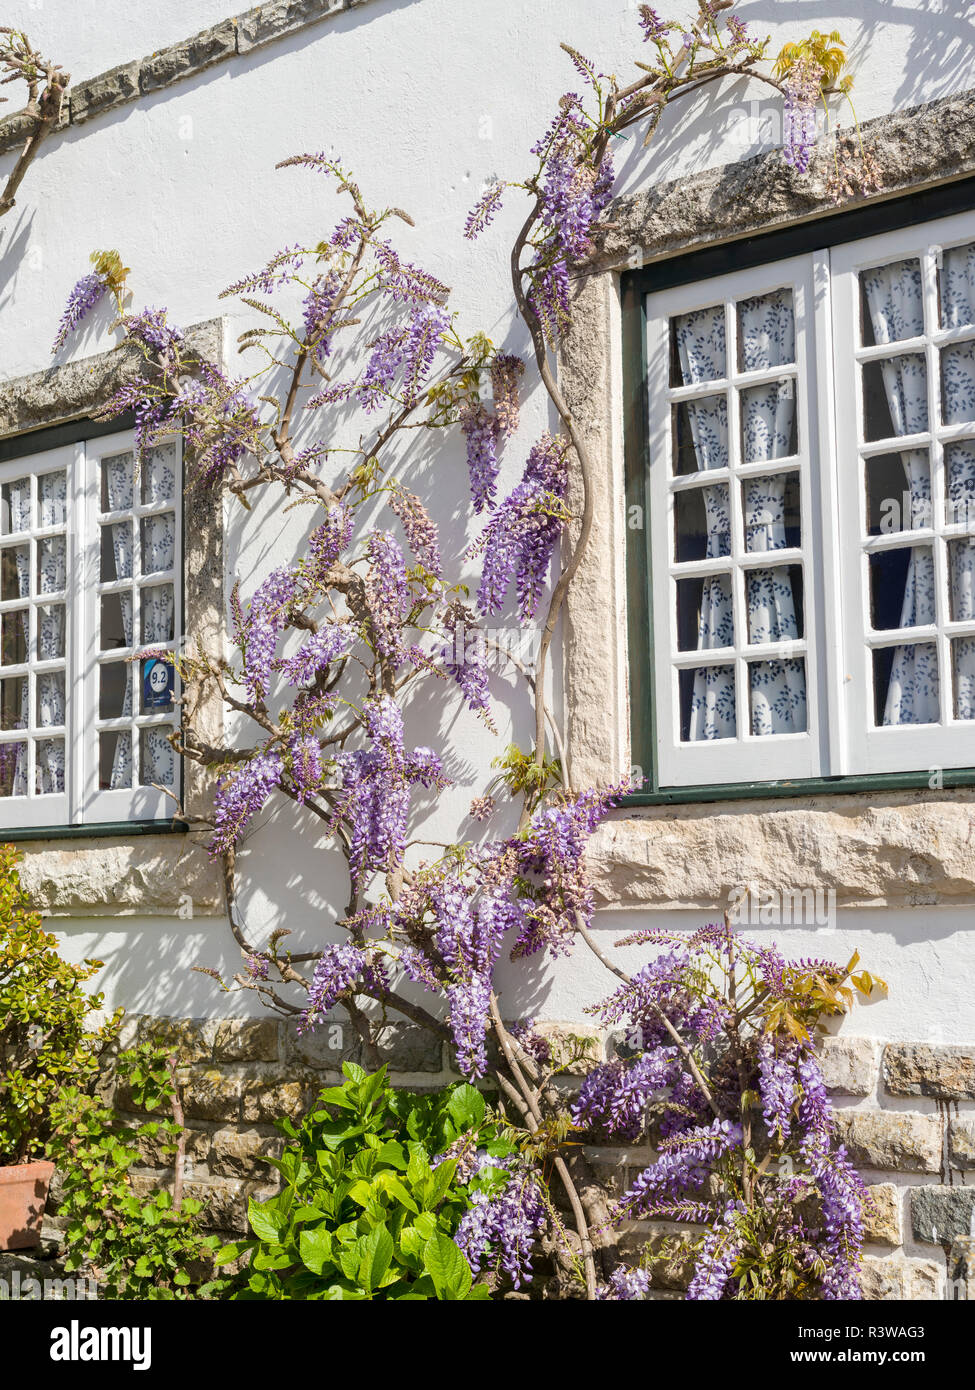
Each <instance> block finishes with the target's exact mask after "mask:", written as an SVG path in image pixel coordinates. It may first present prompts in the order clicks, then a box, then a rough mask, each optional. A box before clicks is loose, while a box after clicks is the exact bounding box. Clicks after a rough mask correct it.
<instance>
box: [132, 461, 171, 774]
mask: <svg viewBox="0 0 975 1390" xmlns="http://www.w3.org/2000/svg"><path fill="white" fill-rule="evenodd" d="M167 473H168V477H167ZM144 485H145V494H144V495H145V496H146V500H147V501H161V500H163V498H165V497H171V496H172V491H173V487H174V485H175V474H173V473H171V472H169V471H168V470H167V469H166V468H165V466H164V461H162V460H160V461H157V463H156V466H155V467H153V466H152V465H151V463H150V468H149V471H148V472H147V474H146V477H145V480H144ZM175 564H176V516H175V514H174V513H173V512H163V513H161V514H160V515H158V516H150V517H145V518H144V519H143V522H142V572H143V574H160V573H162V572H164V571H166V570H172V569H173V568H174V567H175ZM139 602H140V606H141V609H142V640H143V642H145V643H146V644H147V645H152V644H154V643H160V642H169V641H171V640H172V639H173V637H174V636H175V633H174V631H173V615H174V612H175V606H174V604H175V598H174V591H173V586H172V584H156V585H153V586H152V587H151V588H148V589H142V590H141V591H140V594H139ZM169 732H170V728H169V726H166V727H165V728H147V729H143V731H142V749H141V773H140V778H141V781H142V783H143V785H148V784H150V783H153V782H155V783H156V784H158V785H160V786H164V787H171V786H173V785H174V784H175V781H176V754H175V752H174V751H173V747H172V745H171V744H170V743H169V742H168V740H167V737H166V735H167V734H168V733H169Z"/></svg>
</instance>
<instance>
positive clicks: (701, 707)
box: [675, 290, 806, 740]
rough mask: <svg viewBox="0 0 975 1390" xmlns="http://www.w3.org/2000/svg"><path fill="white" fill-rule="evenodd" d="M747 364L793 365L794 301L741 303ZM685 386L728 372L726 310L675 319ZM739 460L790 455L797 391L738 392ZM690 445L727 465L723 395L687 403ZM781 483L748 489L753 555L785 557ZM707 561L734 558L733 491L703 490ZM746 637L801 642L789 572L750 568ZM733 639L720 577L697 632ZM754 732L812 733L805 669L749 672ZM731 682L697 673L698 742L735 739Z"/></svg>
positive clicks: (694, 733) (788, 666)
mask: <svg viewBox="0 0 975 1390" xmlns="http://www.w3.org/2000/svg"><path fill="white" fill-rule="evenodd" d="M739 326H740V334H741V353H742V366H743V368H744V369H745V370H746V371H757V370H762V369H769V368H774V367H778V366H783V365H786V364H790V363H792V362H794V361H795V324H794V317H793V309H792V296H791V293H790V292H789V291H788V290H783V291H777V292H776V293H775V294H771V295H766V296H764V297H762V298H760V299H752V300H747V301H744V302H743V303H742V304H740V305H739ZM675 328H676V337H677V351H678V357H679V360H680V366H681V372H682V375H683V380H684V382H685V383H687V384H694V385H699V384H701V383H703V382H706V381H708V380H714V379H715V378H717V377H720V376H723V375H724V374H725V370H726V344H725V332H724V312H723V310H721V309H706V310H702V311H699V312H697V313H693V314H685V315H681V316H680V317H678V318H677V319H676V321H675ZM742 407H743V419H742V430H743V460H744V461H745V462H756V461H764V460H766V459H768V460H770V461H771V460H773V459H778V458H783V457H786V456H788V454H789V453H790V452H791V448H792V431H793V423H794V418H795V395H794V391H793V389H792V383H791V382H789V383H780V382H773V383H771V384H770V385H768V386H762V387H758V388H753V389H751V390H749V391H745V392H743V393H742ZM687 409H688V418H689V423H690V429H691V439H692V443H693V445H694V454H695V459H696V462H697V466H698V468H700V469H709V468H723V467H726V466H727V463H728V419H727V406H726V402H725V399H724V397H715V398H713V399H711V400H704V401H692V402H689V403H688V407H687ZM786 484H787V479H786V476H785V475H776V476H771V477H762V478H755V479H749V480H747V481H746V483H745V530H746V546H747V549H748V550H750V551H766V550H781V549H783V548H784V547H785V546H786V544H787V540H786V534H785V495H786ZM703 492H704V506H705V514H706V518H707V550H706V555H707V558H708V559H715V558H719V557H721V556H726V555H728V554H730V550H731V544H730V535H731V515H730V495H729V492H728V489H727V488H726V487H725V486H724V485H723V484H722V485H721V486H715V487H706V488H704V489H703ZM746 595H747V608H748V629H749V637H750V640H751V641H752V642H781V641H788V640H790V639H792V638H796V637H798V635H799V630H798V624H797V622H796V614H795V603H794V599H793V594H792V583H791V579H790V577H789V573H788V570H787V569H785V568H784V567H778V568H775V569H764V568H762V569H755V570H749V571H748V572H747V575H746ZM733 641H734V619H733V613H732V593H731V580H730V576H728V575H716V576H714V577H712V578H708V579H706V580H705V581H704V591H703V595H702V600H701V613H700V619H699V625H698V648H699V649H700V650H704V649H706V648H711V647H721V646H730V645H731V644H732V642H733ZM749 684H750V691H751V730H752V732H753V733H754V734H779V733H793V732H799V731H802V730H804V729H805V727H806V686H805V673H804V666H803V663H802V662H801V661H791V660H790V661H764V662H756V663H753V664H752V665H751V666H750V667H749ZM735 732H736V717H735V677H734V668H733V667H732V666H720V667H714V666H712V667H701V668H699V669H698V670H697V671H695V673H694V690H693V695H692V700H691V719H690V737H691V739H692V740H699V739H715V738H729V737H734V735H735Z"/></svg>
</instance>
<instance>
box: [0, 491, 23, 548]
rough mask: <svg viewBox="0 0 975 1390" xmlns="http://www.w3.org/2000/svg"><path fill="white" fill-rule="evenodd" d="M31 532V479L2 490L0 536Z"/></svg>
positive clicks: (0, 494) (0, 493)
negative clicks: (16, 532)
mask: <svg viewBox="0 0 975 1390" xmlns="http://www.w3.org/2000/svg"><path fill="white" fill-rule="evenodd" d="M29 530H30V478H18V479H17V480H16V482H12V483H4V485H3V487H2V488H0V535H4V536H7V535H10V534H11V532H15V531H29Z"/></svg>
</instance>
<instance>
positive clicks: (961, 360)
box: [941, 343, 975, 425]
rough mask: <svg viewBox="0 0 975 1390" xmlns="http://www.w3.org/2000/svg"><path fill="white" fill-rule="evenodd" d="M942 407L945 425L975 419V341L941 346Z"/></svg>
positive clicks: (965, 422) (964, 422) (963, 422)
mask: <svg viewBox="0 0 975 1390" xmlns="http://www.w3.org/2000/svg"><path fill="white" fill-rule="evenodd" d="M941 410H942V418H943V420H944V422H945V424H946V425H961V424H967V422H968V421H970V420H971V421H975V343H952V344H951V345H950V347H946V348H942V349H941Z"/></svg>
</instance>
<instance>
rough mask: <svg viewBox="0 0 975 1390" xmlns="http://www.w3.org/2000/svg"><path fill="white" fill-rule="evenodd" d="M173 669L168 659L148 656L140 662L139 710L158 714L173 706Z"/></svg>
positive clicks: (144, 712)
mask: <svg viewBox="0 0 975 1390" xmlns="http://www.w3.org/2000/svg"><path fill="white" fill-rule="evenodd" d="M175 675H176V673H175V670H174V668H173V666H172V664H171V662H168V661H161V660H159V659H158V658H155V657H150V658H148V659H147V660H146V661H143V663H142V672H141V695H140V712H141V713H142V714H158V713H159V712H160V711H161V710H170V709H172V707H173V683H174V680H175Z"/></svg>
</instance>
